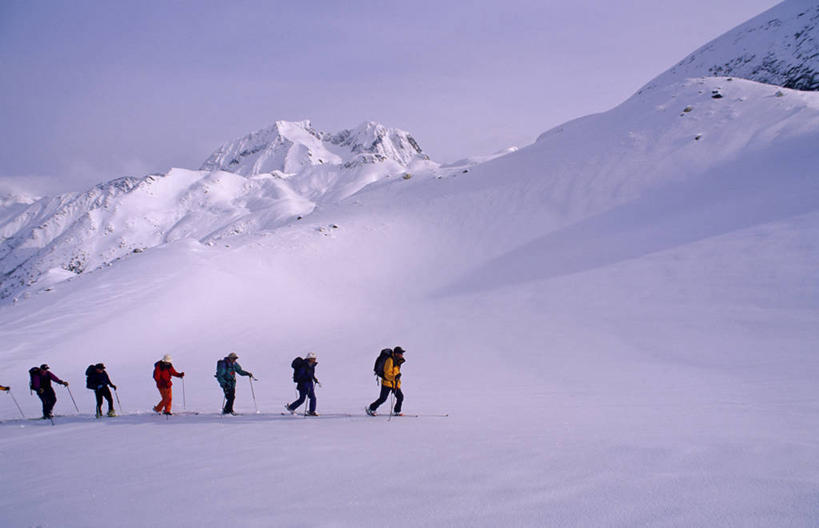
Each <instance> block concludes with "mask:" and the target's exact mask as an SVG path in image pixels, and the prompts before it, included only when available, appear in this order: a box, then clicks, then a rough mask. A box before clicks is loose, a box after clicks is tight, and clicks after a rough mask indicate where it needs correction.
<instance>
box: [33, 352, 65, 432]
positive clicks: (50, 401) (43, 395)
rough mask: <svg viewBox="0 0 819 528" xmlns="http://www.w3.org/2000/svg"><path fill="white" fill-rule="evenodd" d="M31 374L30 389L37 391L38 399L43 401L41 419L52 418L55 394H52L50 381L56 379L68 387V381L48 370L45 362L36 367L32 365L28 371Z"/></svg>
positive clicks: (55, 400) (55, 399)
mask: <svg viewBox="0 0 819 528" xmlns="http://www.w3.org/2000/svg"><path fill="white" fill-rule="evenodd" d="M28 372H29V374H30V376H31V390H33V391H34V392H36V393H37V396H39V397H40V400H41V401H42V402H43V419H47V418H53V417H54V414H53V413H52V411H53V410H54V405H55V404H56V403H57V395H56V394H54V389H53V388H52V387H51V382H52V381H56V382H57V383H59V384H60V385H64V386H66V387H68V382H67V381H63V380H61V379H60V378H58V377H57V376H55V375H54V374H52V373H51V370H49V366H48V365H46V364H45V363H44V364H42V365H40V366H39V368H38V367H34V368H32V369H31V370H29V371H28Z"/></svg>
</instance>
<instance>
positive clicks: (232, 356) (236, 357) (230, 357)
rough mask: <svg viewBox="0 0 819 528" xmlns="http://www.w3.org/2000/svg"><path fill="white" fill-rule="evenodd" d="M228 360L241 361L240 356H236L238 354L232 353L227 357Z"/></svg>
mask: <svg viewBox="0 0 819 528" xmlns="http://www.w3.org/2000/svg"><path fill="white" fill-rule="evenodd" d="M227 357H228V359H239V356H237V355H236V352H231V353H230V354H228V355H227Z"/></svg>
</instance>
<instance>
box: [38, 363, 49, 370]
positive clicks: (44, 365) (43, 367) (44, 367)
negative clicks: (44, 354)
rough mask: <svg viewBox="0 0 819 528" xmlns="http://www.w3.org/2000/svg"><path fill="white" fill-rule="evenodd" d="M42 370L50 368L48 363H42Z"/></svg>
mask: <svg viewBox="0 0 819 528" xmlns="http://www.w3.org/2000/svg"><path fill="white" fill-rule="evenodd" d="M40 370H48V365H46V364H45V363H43V364H42V365H40Z"/></svg>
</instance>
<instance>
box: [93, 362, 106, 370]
mask: <svg viewBox="0 0 819 528" xmlns="http://www.w3.org/2000/svg"><path fill="white" fill-rule="evenodd" d="M94 368H98V369H101V370H105V365H103V364H102V363H97V364H96V365H94Z"/></svg>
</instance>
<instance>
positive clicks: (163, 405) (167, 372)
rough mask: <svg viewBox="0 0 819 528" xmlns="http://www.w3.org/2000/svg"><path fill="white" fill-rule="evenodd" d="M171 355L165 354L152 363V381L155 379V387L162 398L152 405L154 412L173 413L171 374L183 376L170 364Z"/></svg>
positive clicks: (178, 376)
mask: <svg viewBox="0 0 819 528" xmlns="http://www.w3.org/2000/svg"><path fill="white" fill-rule="evenodd" d="M171 361H172V359H171V356H169V355H168V354H165V356H164V357H163V358H162V359H161V360H159V361H157V362H156V363H154V381H156V388H157V389H159V394H161V395H162V400H160V402H159V403H157V404H156V406H155V407H154V412H157V413H158V412H161V413H162V414H173V413H172V412H171V400H172V399H173V392H172V389H171V387H172V386H173V382H172V381H171V376H176V377H177V378H182V377H184V376H185V373H184V372H177V371H176V369H175V368H173V365H172V364H171Z"/></svg>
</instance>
